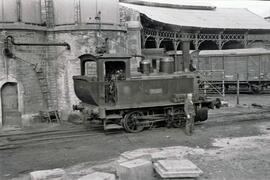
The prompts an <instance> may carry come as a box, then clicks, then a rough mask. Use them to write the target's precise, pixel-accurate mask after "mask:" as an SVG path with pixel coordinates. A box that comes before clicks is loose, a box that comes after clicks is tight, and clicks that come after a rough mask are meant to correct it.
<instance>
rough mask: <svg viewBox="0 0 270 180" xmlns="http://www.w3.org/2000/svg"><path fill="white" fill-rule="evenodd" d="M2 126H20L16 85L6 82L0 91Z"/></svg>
mask: <svg viewBox="0 0 270 180" xmlns="http://www.w3.org/2000/svg"><path fill="white" fill-rule="evenodd" d="M1 99H2V102H1V105H2V120H3V121H2V122H3V123H2V124H3V126H4V127H5V126H16V127H17V126H21V113H20V112H19V105H18V102H19V101H18V86H17V83H11V82H8V83H6V84H4V85H3V87H2V89H1Z"/></svg>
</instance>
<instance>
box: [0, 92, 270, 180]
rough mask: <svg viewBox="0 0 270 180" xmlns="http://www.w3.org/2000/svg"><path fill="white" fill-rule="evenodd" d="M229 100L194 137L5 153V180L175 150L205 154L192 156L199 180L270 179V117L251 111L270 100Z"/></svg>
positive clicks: (79, 142)
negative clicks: (155, 150) (128, 153)
mask: <svg viewBox="0 0 270 180" xmlns="http://www.w3.org/2000/svg"><path fill="white" fill-rule="evenodd" d="M227 100H228V101H229V102H230V105H231V106H232V107H228V108H222V109H220V110H211V111H210V112H209V120H208V121H206V122H203V123H200V124H197V125H196V128H195V133H194V134H193V135H192V136H186V135H185V133H184V132H183V129H174V128H172V129H167V128H157V129H152V130H147V131H143V132H141V133H137V134H129V133H120V134H110V135H105V134H102V135H99V136H96V137H93V136H85V137H81V138H77V139H76V138H75V139H63V140H61V141H59V140H58V141H49V142H42V143H33V144H29V145H27V146H24V147H21V148H17V149H10V150H1V151H0V179H1V180H2V179H3V180H4V179H12V178H14V177H18V176H22V175H23V174H26V173H28V172H30V171H33V170H40V169H52V168H68V167H70V166H73V165H76V164H80V163H84V162H87V164H88V165H90V164H98V163H100V162H101V161H105V160H108V159H111V158H116V157H118V156H119V155H120V154H121V153H123V152H125V151H131V150H135V149H139V148H155V147H157V148H160V147H170V146H187V147H190V148H201V149H203V151H204V153H203V154H190V155H189V154H187V158H188V159H190V160H191V161H192V162H194V163H195V164H196V165H197V166H198V167H199V168H201V169H202V170H203V172H204V174H203V175H202V176H201V177H200V178H199V179H213V180H214V179H215V180H216V179H218V180H219V179H221V180H224V179H230V180H231V179H235V180H239V179H240V180H241V179H262V180H264V179H269V177H270V172H269V169H270V151H269V149H270V121H269V120H270V113H268V114H260V113H256V114H247V113H250V112H257V111H258V112H259V111H261V109H257V108H253V107H251V106H249V105H250V104H251V103H257V104H263V105H270V95H256V96H255V95H241V97H240V103H241V104H242V106H239V107H234V106H235V103H236V98H235V95H231V96H228V97H227ZM243 104H244V105H243ZM266 109H268V110H270V107H269V108H268V107H267V108H266ZM232 114H238V115H237V116H231V115H232Z"/></svg>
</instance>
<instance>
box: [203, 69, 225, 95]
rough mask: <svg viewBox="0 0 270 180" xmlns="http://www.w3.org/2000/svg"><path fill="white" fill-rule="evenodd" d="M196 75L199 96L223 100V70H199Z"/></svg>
mask: <svg viewBox="0 0 270 180" xmlns="http://www.w3.org/2000/svg"><path fill="white" fill-rule="evenodd" d="M198 74H199V76H200V80H201V81H200V84H199V91H200V94H203V95H204V96H208V97H217V98H222V99H223V100H224V99H225V81H224V77H225V76H224V70H201V71H198Z"/></svg>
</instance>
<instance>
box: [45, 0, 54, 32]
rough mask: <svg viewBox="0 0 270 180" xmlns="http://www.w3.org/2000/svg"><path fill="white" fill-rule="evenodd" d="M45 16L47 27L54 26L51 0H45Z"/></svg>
mask: <svg viewBox="0 0 270 180" xmlns="http://www.w3.org/2000/svg"><path fill="white" fill-rule="evenodd" d="M44 5H45V17H46V24H47V27H48V28H53V27H54V12H53V0H45V4H44Z"/></svg>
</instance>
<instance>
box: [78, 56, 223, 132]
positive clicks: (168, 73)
mask: <svg viewBox="0 0 270 180" xmlns="http://www.w3.org/2000/svg"><path fill="white" fill-rule="evenodd" d="M80 64H81V75H79V76H74V77H73V80H74V89H75V93H76V96H77V97H78V98H79V99H80V100H81V103H80V104H78V105H74V107H73V109H74V110H79V111H81V113H82V114H83V117H84V121H85V122H88V121H89V122H90V123H91V122H95V123H96V122H99V123H100V124H102V125H103V127H104V130H110V129H116V128H124V129H125V130H126V131H127V132H131V133H136V132H140V131H142V130H143V129H145V128H149V127H153V126H155V125H157V124H163V125H164V124H165V125H166V124H168V122H169V121H170V122H171V123H172V126H174V127H181V126H182V125H183V123H185V120H186V116H185V112H184V101H185V98H186V95H187V94H188V93H192V94H193V102H194V108H195V111H196V116H195V121H205V120H207V118H208V109H209V108H213V107H214V106H215V105H217V102H218V101H216V100H213V99H208V98H207V97H204V96H202V95H201V94H200V93H199V88H198V86H199V83H200V77H199V76H197V74H196V73H194V72H183V71H179V72H175V69H174V60H173V59H172V58H170V57H163V58H161V59H160V61H159V69H158V71H155V72H153V71H152V70H151V66H152V65H151V62H149V61H148V60H142V61H141V62H140V66H139V67H138V72H137V73H134V72H133V71H131V67H130V64H131V57H130V56H127V55H119V54H118V55H112V54H103V55H99V56H93V55H83V56H81V57H80ZM217 107H218V105H217Z"/></svg>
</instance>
